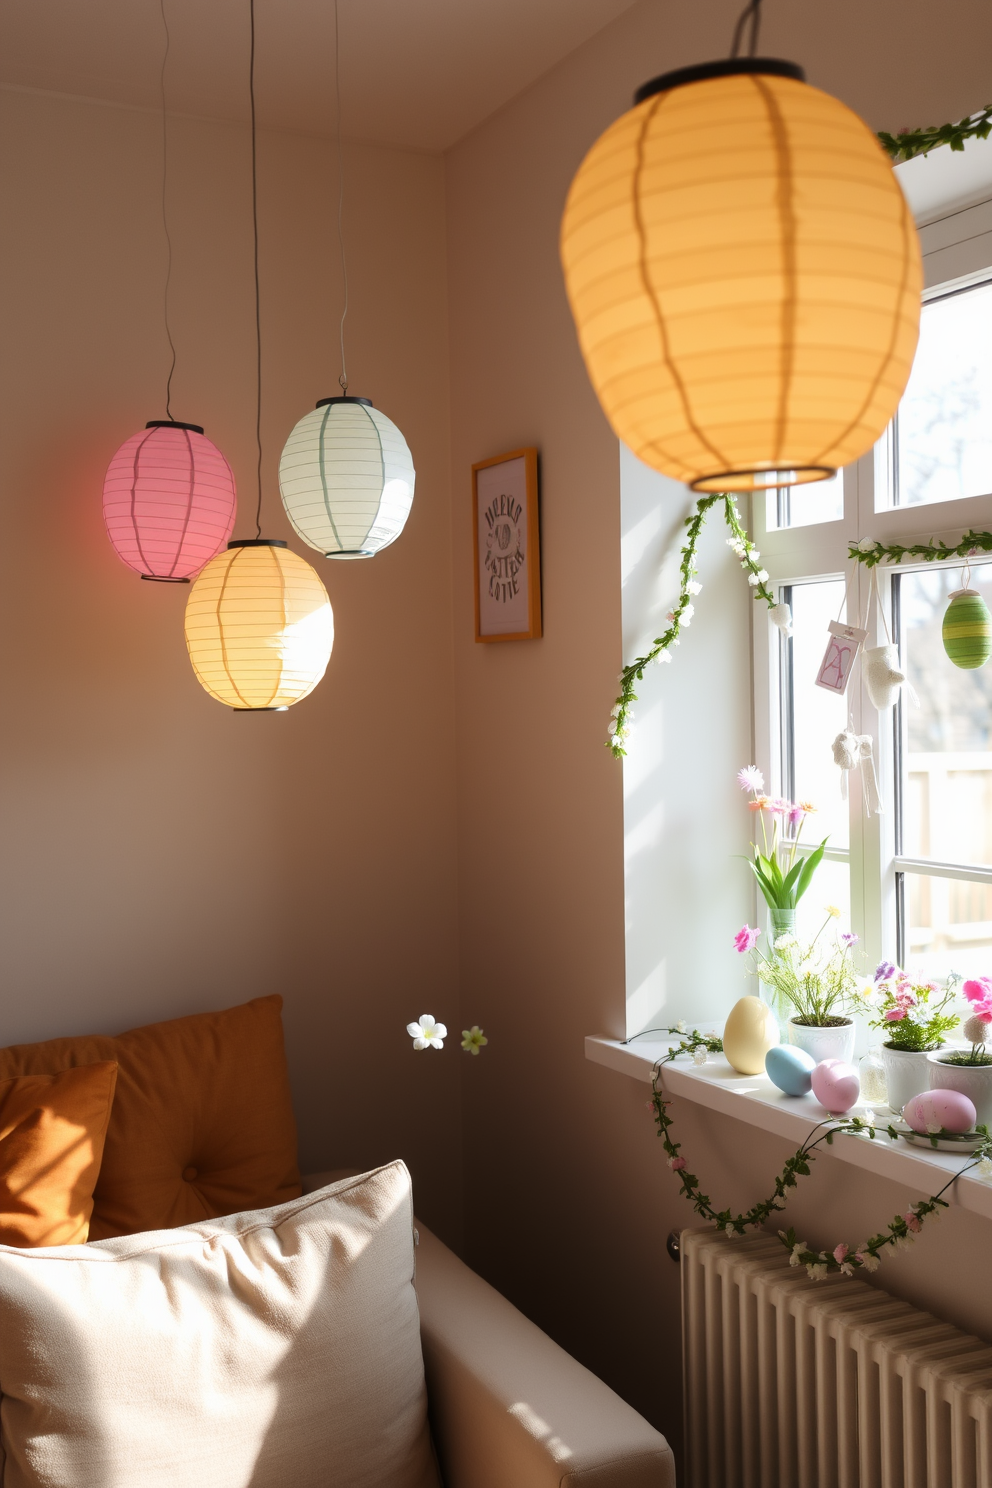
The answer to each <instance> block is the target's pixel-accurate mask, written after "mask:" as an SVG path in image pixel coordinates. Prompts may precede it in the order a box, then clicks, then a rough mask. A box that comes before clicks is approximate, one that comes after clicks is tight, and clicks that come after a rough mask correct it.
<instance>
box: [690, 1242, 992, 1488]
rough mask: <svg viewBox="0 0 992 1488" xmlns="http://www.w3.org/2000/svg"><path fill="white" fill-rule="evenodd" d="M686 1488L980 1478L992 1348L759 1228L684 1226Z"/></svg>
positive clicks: (989, 1467)
mask: <svg viewBox="0 0 992 1488" xmlns="http://www.w3.org/2000/svg"><path fill="white" fill-rule="evenodd" d="M681 1264H682V1325H683V1332H682V1336H683V1348H684V1363H685V1398H686V1457H687V1468H688V1472H687V1479H688V1484H689V1488H992V1348H990V1347H989V1346H988V1345H987V1344H985V1343H983V1342H982V1341H981V1340H980V1339H978V1338H972V1337H970V1336H969V1334H967V1333H962V1332H960V1331H959V1330H958V1329H957V1328H952V1327H950V1326H949V1325H948V1324H946V1323H941V1322H938V1320H937V1319H936V1318H933V1317H930V1316H929V1314H927V1313H925V1312H920V1311H919V1310H918V1309H917V1308H915V1307H911V1306H910V1305H909V1304H908V1303H906V1302H900V1301H897V1300H896V1298H894V1297H890V1296H889V1295H888V1294H887V1293H886V1292H883V1291H881V1290H879V1289H878V1288H876V1287H874V1286H869V1285H867V1283H865V1282H863V1281H858V1280H856V1279H854V1278H849V1277H844V1276H827V1277H824V1278H823V1279H822V1280H821V1281H810V1280H809V1278H808V1277H807V1275H806V1271H805V1269H804V1268H803V1267H793V1266H790V1264H789V1255H788V1252H787V1251H786V1250H785V1248H784V1247H783V1246H782V1244H781V1242H780V1241H779V1240H777V1239H775V1238H774V1237H772V1236H768V1235H756V1236H754V1237H752V1238H749V1239H738V1240H728V1239H727V1238H726V1237H725V1236H723V1235H720V1234H717V1233H716V1232H715V1231H713V1230H683V1232H682V1241H681Z"/></svg>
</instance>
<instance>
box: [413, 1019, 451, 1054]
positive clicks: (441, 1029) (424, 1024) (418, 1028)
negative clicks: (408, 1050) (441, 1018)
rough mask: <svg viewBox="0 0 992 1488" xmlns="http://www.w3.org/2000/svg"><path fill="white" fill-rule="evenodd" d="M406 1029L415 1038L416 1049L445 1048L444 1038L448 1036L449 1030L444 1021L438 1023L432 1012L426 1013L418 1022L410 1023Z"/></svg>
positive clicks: (414, 1045)
mask: <svg viewBox="0 0 992 1488" xmlns="http://www.w3.org/2000/svg"><path fill="white" fill-rule="evenodd" d="M406 1031H407V1033H408V1034H409V1035H410V1037H411V1038H412V1039H413V1047H414V1048H415V1049H443V1048H444V1040H445V1039H446V1038H447V1037H448V1030H447V1028H445V1026H444V1024H443V1023H438V1022H436V1021H435V1019H434V1018H433V1017H432V1016H431V1014H430V1013H424V1015H423V1017H422V1018H418V1019H417V1021H416V1023H408V1024H407V1025H406Z"/></svg>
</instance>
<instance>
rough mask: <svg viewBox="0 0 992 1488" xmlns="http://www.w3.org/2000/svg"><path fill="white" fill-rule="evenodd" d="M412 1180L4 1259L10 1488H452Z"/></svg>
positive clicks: (394, 1175) (338, 1189) (354, 1186)
mask: <svg viewBox="0 0 992 1488" xmlns="http://www.w3.org/2000/svg"><path fill="white" fill-rule="evenodd" d="M412 1224H413V1214H412V1207H411V1193H410V1176H409V1173H408V1172H407V1170H406V1168H405V1167H404V1165H403V1164H402V1163H400V1162H396V1163H390V1164H389V1165H388V1166H386V1167H383V1168H379V1169H377V1170H376V1171H375V1172H372V1173H367V1174H364V1175H363V1176H360V1177H358V1178H351V1179H347V1180H345V1181H343V1182H340V1183H335V1184H333V1185H332V1186H331V1187H329V1188H324V1189H321V1190H320V1191H319V1192H317V1193H315V1194H311V1195H309V1196H307V1197H305V1198H301V1199H294V1200H292V1201H291V1202H290V1203H287V1204H281V1205H280V1206H279V1207H278V1208H275V1209H267V1210H258V1211H255V1212H253V1213H247V1214H237V1215H231V1216H229V1217H227V1218H224V1219H215V1220H206V1221H204V1222H203V1223H201V1224H197V1225H193V1226H189V1227H187V1228H184V1229H179V1230H159V1231H153V1232H150V1233H147V1234H143V1235H129V1236H125V1237H122V1238H119V1239H114V1240H103V1241H99V1242H97V1243H95V1244H91V1245H88V1246H82V1245H80V1246H64V1247H61V1248H53V1249H47V1250H33V1251H22V1250H13V1249H11V1248H9V1247H6V1246H0V1391H2V1407H0V1427H2V1433H0V1434H2V1443H3V1449H4V1453H5V1466H4V1474H3V1485H4V1488H29V1485H30V1488H193V1485H195V1488H327V1485H328V1484H330V1483H333V1484H334V1485H335V1488H437V1474H436V1469H435V1467H434V1463H433V1457H432V1453H431V1446H430V1439H429V1435H428V1429H427V1398H426V1393H425V1388H424V1370H423V1360H422V1357H421V1351H420V1332H419V1321H418V1314H417V1302H416V1296H415V1293H414V1290H413V1255H414V1252H413V1237H412Z"/></svg>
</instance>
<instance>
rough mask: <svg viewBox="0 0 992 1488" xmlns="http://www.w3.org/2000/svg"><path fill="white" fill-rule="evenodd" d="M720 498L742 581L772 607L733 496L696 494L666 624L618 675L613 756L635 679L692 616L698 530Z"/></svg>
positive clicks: (664, 658)
mask: <svg viewBox="0 0 992 1488" xmlns="http://www.w3.org/2000/svg"><path fill="white" fill-rule="evenodd" d="M719 502H723V513H724V518H725V520H726V523H727V526H728V527H729V528H730V532H731V536H730V537H729V538H728V539H727V543H728V545H729V546H730V547H731V548H733V550H734V552H735V553H736V554H737V557H738V558H739V559H740V562H741V567H742V568H743V569H744V571H745V573H746V574H747V581H748V583H749V584H750V585H751V587H752V589H753V590H754V596H753V597H754V598H755V599H763V600H764V601H765V603H766V604H767V605H768V607H769V608H770V609H775V608H776V606H777V603H778V602H777V600H776V598H775V596H774V594H773V593H772V591H771V590H770V589H769V587H768V574H767V572H766V570H765V569H763V568H760V567H759V565H758V560H759V559H760V557H761V554H760V553H759V552H758V549H757V548H756V547H755V546H754V543H753V542H752V541H751V539H750V538H749V537H748V535H747V533H746V532H745V531H744V527H743V525H742V523H741V517H740V512H739V511H738V510H737V503H736V501H735V500H734V497H733V496H732V495H731V494H730V493H729V492H727V491H714V492H713V493H712V494H711V495H708V496H700V497H699V498H698V500H696V501H695V502H694V503H693V506H692V507H691V509H690V511H689V515H688V516H687V517H686V520H685V528H686V533H687V538H686V542H685V545H684V547H683V548H682V550H681V551H682V557H681V562H680V563H679V596H678V599H677V600H676V601H675V604H674V605H673V607H672V609H671V610H669V612H668V628H667V630H665V631H664V633H663V634H662V635H660V636H656V637H655V639H654V642H653V643H652V646H651V650H650V651H647V652H646V653H645V654H644V655H643V656H638V657H637V659H636V661H632V662H631V663H630V665H629V666H625V667H624V669H623V671H622V672H621V673H620V676H619V679H618V680H619V682H620V693H619V695H618V697H617V700H616V702H615V704H614V705H613V712H612V713H611V714H610V728H609V737H608V738H607V740H606V747H607V748H608V749H610V750H612V752H613V755H614V758H615V759H623V757H624V755H625V754H626V753H627V751H626V749H624V744H625V742H626V739H627V734H628V731H629V726H630V709H631V704H632V703H635V702H636V701H637V693H636V692H635V691H634V687H635V684H636V683H637V682H641V681H643V679H644V672H645V670H646V668H647V667H649V666H650V665H651V663H652V662H653V661H657V662H668V661H671V659H672V654H671V653H672V649H673V647H675V646H678V645H680V644H681V641H680V636H681V632H682V630H683V629H684V628H685V627H686V626H688V625H689V623H690V621H691V620H692V617H693V614H694V606H693V603H692V601H693V598H694V597H695V596H696V595H697V594H698V593H699V591H700V590H701V589H702V587H703V586H702V584H700V583H699V582H698V581H697V577H696V574H697V569H696V551H697V549H698V547H699V536H700V533H701V532H702V530H703V523H704V522H705V520H706V514H707V512H708V511H709V510H710V508H711V507H713V506H716V505H717V504H718V503H719Z"/></svg>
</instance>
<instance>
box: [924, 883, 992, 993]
mask: <svg viewBox="0 0 992 1488" xmlns="http://www.w3.org/2000/svg"><path fill="white" fill-rule="evenodd" d="M905 892H906V919H907V922H908V923H907V925H906V959H907V961H908V963H909V967H910V968H911V969H913V970H918V971H922V972H925V973H926V975H927V976H928V977H944V976H946V975H947V973H948V972H950V971H958V972H960V973H961V975H962V976H987V975H988V970H989V951H990V950H992V885H989V884H982V883H968V882H966V881H964V880H962V879H957V878H935V877H928V876H925V875H924V874H920V873H907V874H906V875H905Z"/></svg>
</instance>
